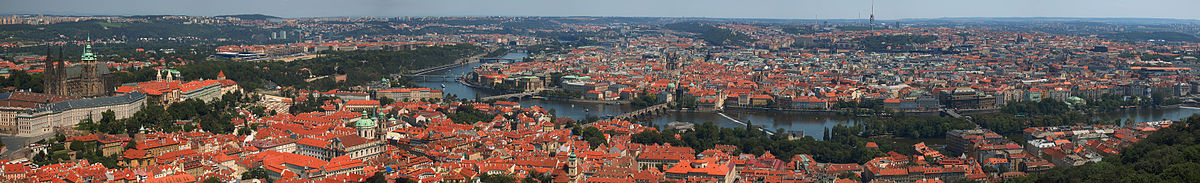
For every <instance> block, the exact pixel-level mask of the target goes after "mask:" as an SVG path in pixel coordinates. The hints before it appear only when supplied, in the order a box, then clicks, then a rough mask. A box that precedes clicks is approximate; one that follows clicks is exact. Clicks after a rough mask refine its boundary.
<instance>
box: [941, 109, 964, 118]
mask: <svg viewBox="0 0 1200 183" xmlns="http://www.w3.org/2000/svg"><path fill="white" fill-rule="evenodd" d="M939 111H942V113H945V114H946V115H949V116H950V117H954V118H962V117H963V115H962V114H958V111H955V110H954V109H941V110H939Z"/></svg>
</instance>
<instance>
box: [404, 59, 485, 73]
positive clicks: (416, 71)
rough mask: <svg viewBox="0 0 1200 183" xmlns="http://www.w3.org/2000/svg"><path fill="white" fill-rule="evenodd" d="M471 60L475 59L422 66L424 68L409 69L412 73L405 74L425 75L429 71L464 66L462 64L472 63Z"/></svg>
mask: <svg viewBox="0 0 1200 183" xmlns="http://www.w3.org/2000/svg"><path fill="white" fill-rule="evenodd" d="M473 62H475V61H470V62H458V63H452V64H446V65H440V66H437V67H430V68H424V69H421V70H415V71H411V72H409V73H412V74H407V75H414V76H415V75H425V74H429V73H431V72H437V71H442V70H446V69H451V68H455V67H461V66H464V65H467V64H470V63H473Z"/></svg>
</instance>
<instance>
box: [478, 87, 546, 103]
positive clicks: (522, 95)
mask: <svg viewBox="0 0 1200 183" xmlns="http://www.w3.org/2000/svg"><path fill="white" fill-rule="evenodd" d="M542 90H544V89H539V90H533V91H527V92H521V93H510V94H504V95H496V96H489V97H483V98H479V100H480V101H484V100H493V99H509V98H525V97H533V96H534V95H537V94H538V93H539V92H542Z"/></svg>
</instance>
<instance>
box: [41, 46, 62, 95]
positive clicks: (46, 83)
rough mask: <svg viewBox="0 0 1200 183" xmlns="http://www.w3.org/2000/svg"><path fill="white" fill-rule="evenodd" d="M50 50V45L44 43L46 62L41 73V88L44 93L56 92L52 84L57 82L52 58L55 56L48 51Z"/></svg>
mask: <svg viewBox="0 0 1200 183" xmlns="http://www.w3.org/2000/svg"><path fill="white" fill-rule="evenodd" d="M50 50H51V49H50V45H46V60H45V62H46V63H45V69H44V70H45V71H43V72H42V73H43V74H42V82H43V83H42V86H43V87H42V88H43V90H44V91H43V92H44V93H47V94H56V93H55V92H57V91H56V90H55V89H56V88H57V87H54V84H56V82H58V78H57V77H56V76H58V75H57V73H58V72H57V70H58V69H57V68H56V67H55V63H56V62H55V60H54V59H55V58H54V56H53V55H54V53H52V52H50ZM60 54H61V50H60Z"/></svg>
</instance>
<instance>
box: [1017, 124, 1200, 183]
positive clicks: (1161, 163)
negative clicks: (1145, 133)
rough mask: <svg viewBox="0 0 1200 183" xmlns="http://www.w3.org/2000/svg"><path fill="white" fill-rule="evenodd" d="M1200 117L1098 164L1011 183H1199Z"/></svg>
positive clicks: (1054, 171) (1060, 170)
mask: <svg viewBox="0 0 1200 183" xmlns="http://www.w3.org/2000/svg"><path fill="white" fill-rule="evenodd" d="M1196 123H1200V116H1192V117H1190V118H1188V119H1186V120H1184V121H1181V122H1180V123H1176V124H1175V125H1172V126H1171V127H1168V128H1163V129H1161V130H1158V131H1157V132H1154V133H1153V134H1151V135H1150V136H1149V137H1147V138H1146V139H1145V140H1142V141H1140V142H1138V143H1135V144H1133V145H1131V146H1129V147H1127V148H1125V149H1122V150H1121V153H1120V154H1118V155H1116V156H1112V157H1107V158H1105V159H1104V161H1101V162H1098V163H1091V164H1086V165H1083V166H1078V167H1069V168H1057V169H1054V170H1051V171H1049V172H1045V173H1041V174H1032V175H1030V176H1028V177H1023V178H1018V179H1016V180H1013V181H1012V182H1200V126H1197V125H1192V124H1196Z"/></svg>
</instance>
